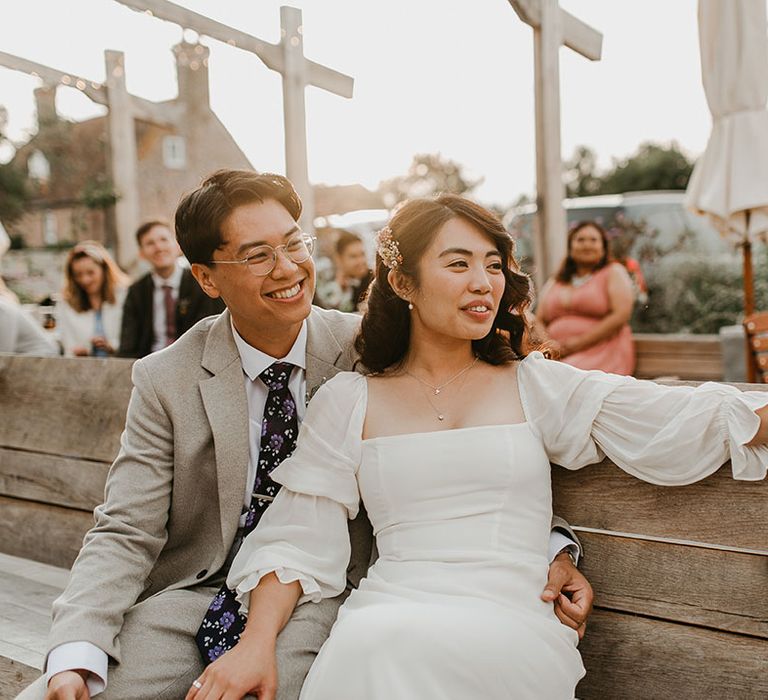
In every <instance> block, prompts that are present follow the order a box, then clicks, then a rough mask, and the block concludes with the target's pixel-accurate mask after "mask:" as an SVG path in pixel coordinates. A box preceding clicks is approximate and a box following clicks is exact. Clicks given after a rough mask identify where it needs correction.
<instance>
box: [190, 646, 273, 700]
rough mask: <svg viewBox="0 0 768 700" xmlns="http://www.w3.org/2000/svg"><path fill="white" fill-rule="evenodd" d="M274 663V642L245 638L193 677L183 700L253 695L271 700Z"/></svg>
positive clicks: (229, 699) (260, 698)
mask: <svg viewBox="0 0 768 700" xmlns="http://www.w3.org/2000/svg"><path fill="white" fill-rule="evenodd" d="M276 692H277V661H276V659H275V644H274V641H272V642H269V641H265V640H262V639H253V640H248V639H246V637H245V635H244V636H243V638H242V639H241V640H240V642H239V643H238V644H237V646H235V647H234V648H232V649H230V650H229V651H228V652H226V653H225V654H224V655H223V656H221V657H220V658H218V659H217V660H216V661H214V662H213V663H212V664H211V665H210V666H208V668H206V669H205V671H203V673H202V674H201V675H200V676H199V677H198V678H197V680H196V681H195V683H194V684H193V685H192V687H191V688H190V689H189V692H188V693H187V696H186V698H185V700H220V699H223V700H236V699H237V700H239V699H240V698H243V697H245V696H246V695H256V696H257V697H258V698H259V700H274V698H275V694H276Z"/></svg>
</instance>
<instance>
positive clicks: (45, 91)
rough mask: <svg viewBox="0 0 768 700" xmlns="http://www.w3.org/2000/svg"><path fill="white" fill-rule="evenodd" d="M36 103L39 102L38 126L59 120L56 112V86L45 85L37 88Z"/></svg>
mask: <svg viewBox="0 0 768 700" xmlns="http://www.w3.org/2000/svg"><path fill="white" fill-rule="evenodd" d="M35 103H36V104H37V128H38V130H39V129H40V128H41V127H44V126H48V125H49V124H53V123H55V122H56V121H58V118H59V116H58V114H56V87H55V86H53V85H44V86H43V87H39V88H35Z"/></svg>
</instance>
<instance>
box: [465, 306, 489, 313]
mask: <svg viewBox="0 0 768 700" xmlns="http://www.w3.org/2000/svg"><path fill="white" fill-rule="evenodd" d="M467 310H468V311H478V312H480V313H484V312H486V311H488V307H487V306H470V307H468V309H467Z"/></svg>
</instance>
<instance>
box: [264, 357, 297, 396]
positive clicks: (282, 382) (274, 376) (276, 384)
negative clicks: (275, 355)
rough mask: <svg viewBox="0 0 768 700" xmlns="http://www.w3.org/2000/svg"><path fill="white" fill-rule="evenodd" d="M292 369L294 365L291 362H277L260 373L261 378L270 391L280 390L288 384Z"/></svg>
mask: <svg viewBox="0 0 768 700" xmlns="http://www.w3.org/2000/svg"><path fill="white" fill-rule="evenodd" d="M292 370H293V365H292V364H291V363H290V362H275V363H274V364H273V365H270V366H269V367H267V369H265V370H264V371H263V372H262V373H261V374H260V375H259V379H261V381H262V382H264V384H266V386H267V389H269V390H270V391H280V390H282V389H285V387H287V386H288V379H289V378H290V376H291V371H292Z"/></svg>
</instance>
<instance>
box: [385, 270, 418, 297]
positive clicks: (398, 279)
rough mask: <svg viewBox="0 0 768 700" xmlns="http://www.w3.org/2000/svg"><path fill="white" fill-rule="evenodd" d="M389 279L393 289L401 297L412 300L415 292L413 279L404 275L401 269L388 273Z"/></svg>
mask: <svg viewBox="0 0 768 700" xmlns="http://www.w3.org/2000/svg"><path fill="white" fill-rule="evenodd" d="M387 281H388V282H389V286H390V287H392V290H393V291H394V292H395V294H397V296H399V297H400V298H401V299H403V300H405V301H407V302H410V301H411V300H412V297H413V294H414V291H415V290H414V288H413V280H411V278H410V277H408V276H407V275H404V274H403V273H402V272H400V270H398V269H394V270H390V271H389V272H388V273H387Z"/></svg>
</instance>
